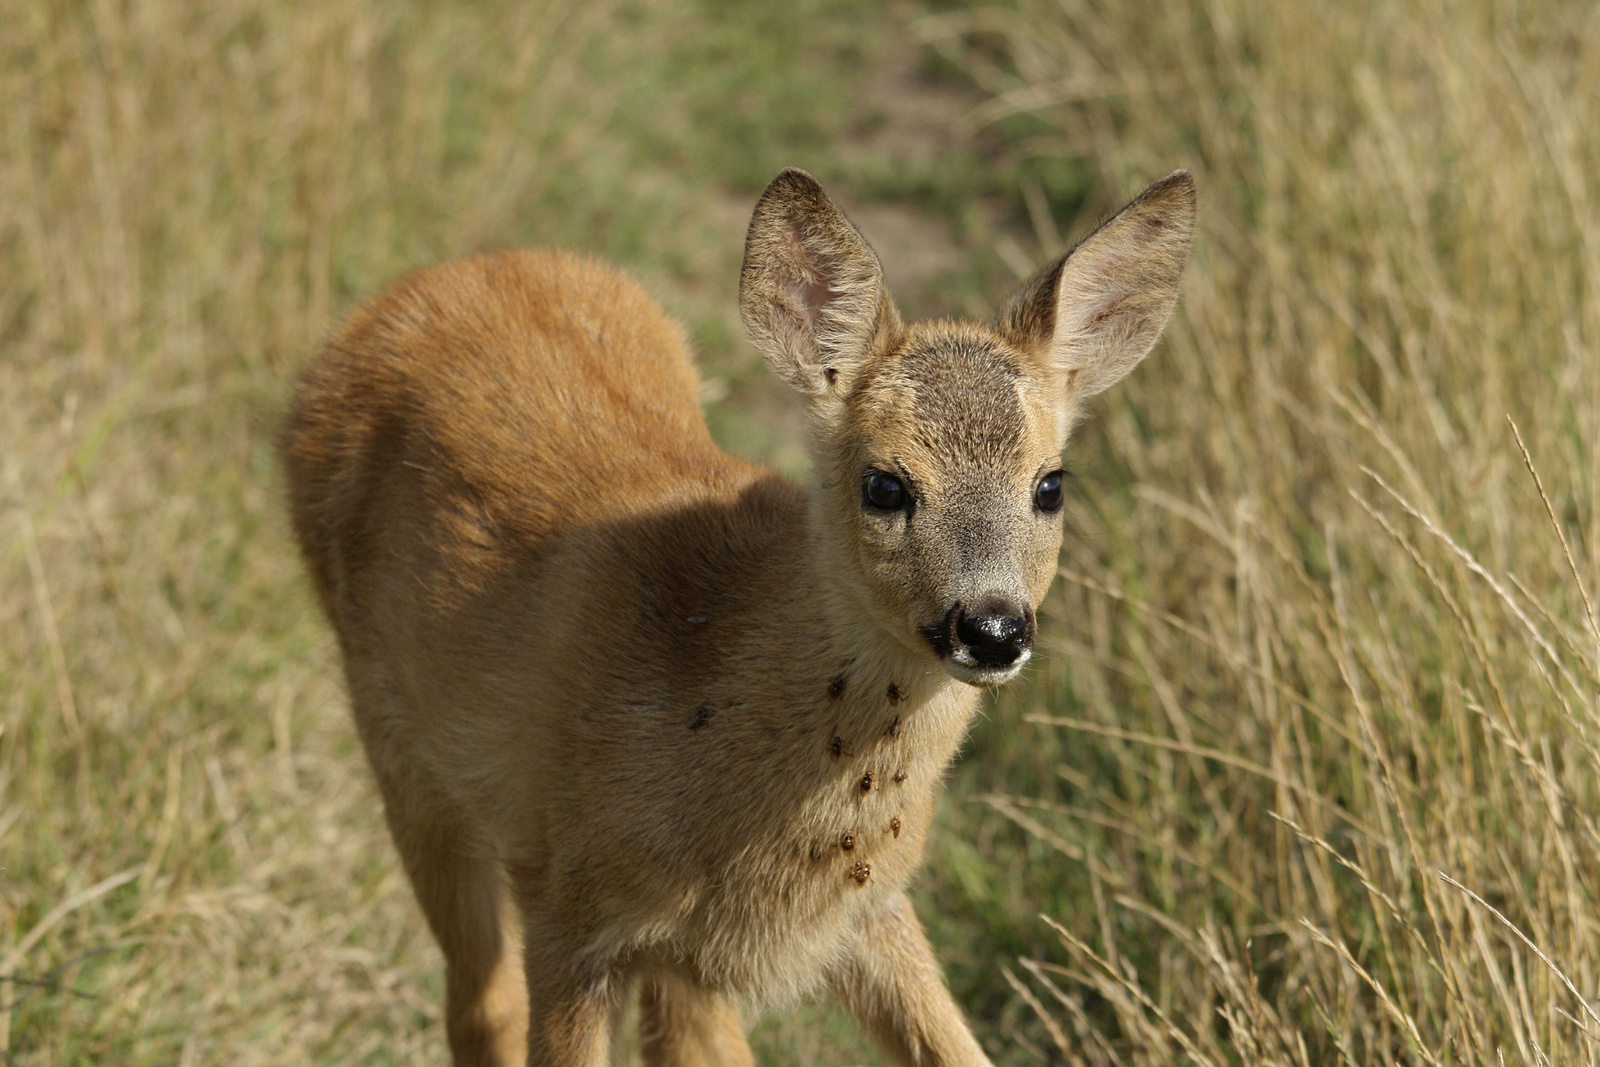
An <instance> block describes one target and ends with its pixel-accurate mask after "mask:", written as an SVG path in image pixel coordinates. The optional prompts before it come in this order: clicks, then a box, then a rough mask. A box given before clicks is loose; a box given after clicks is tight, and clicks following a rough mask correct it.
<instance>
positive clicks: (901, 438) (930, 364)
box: [850, 323, 1055, 491]
mask: <svg viewBox="0 0 1600 1067" xmlns="http://www.w3.org/2000/svg"><path fill="white" fill-rule="evenodd" d="M1044 385H1045V383H1043V382H1041V381H1040V380H1039V379H1038V376H1037V372H1036V371H1035V369H1034V367H1033V365H1032V361H1031V360H1029V359H1028V358H1027V357H1026V356H1025V355H1023V354H1022V353H1019V352H1018V351H1017V350H1016V349H1014V348H1012V347H1011V346H1009V345H1007V344H1006V343H1005V342H1004V341H1003V340H1001V339H1000V338H999V337H997V336H995V335H994V334H992V333H990V332H989V331H987V330H983V329H980V328H976V327H971V326H963V325H952V324H945V323H938V324H933V325H931V326H929V325H919V326H914V327H912V328H911V330H910V331H908V333H907V334H906V335H905V336H904V338H903V339H902V340H901V341H900V343H899V344H897V345H895V346H893V347H892V348H890V349H889V350H888V351H887V352H885V353H884V354H883V355H882V356H880V357H879V358H878V359H877V360H876V361H875V364H874V366H873V367H872V368H871V370H870V371H869V372H868V373H867V374H865V375H863V378H862V381H861V382H860V383H859V385H858V387H857V389H856V391H855V395H854V397H853V398H852V403H851V405H850V408H851V416H852V418H851V421H852V423H853V426H852V429H853V431H854V433H853V434H852V436H853V437H854V438H855V440H856V442H857V443H858V447H859V449H860V450H861V451H862V452H864V453H865V455H864V456H863V457H862V458H863V460H864V461H865V462H869V463H878V464H891V463H895V464H899V465H901V466H903V467H904V468H905V469H906V472H907V473H909V474H911V475H912V476H913V477H914V478H916V479H917V481H918V483H919V486H920V487H921V488H923V489H924V490H930V491H937V490H938V488H939V487H941V486H945V485H951V484H953V483H955V482H958V481H960V482H968V481H970V480H971V479H972V478H974V477H980V478H981V479H982V480H984V481H987V482H991V483H992V482H999V483H1003V484H1010V483H1012V482H1028V481H1030V480H1031V479H1032V477H1033V476H1034V474H1035V473H1036V468H1037V467H1038V465H1039V464H1040V463H1041V462H1042V461H1043V460H1044V459H1045V458H1047V457H1048V456H1049V455H1052V454H1053V453H1054V441H1053V436H1052V434H1053V427H1054V423H1055V412H1054V405H1053V404H1052V403H1051V401H1050V398H1049V397H1048V396H1047V395H1046V393H1047V391H1046V389H1045V388H1044ZM891 469H892V468H891Z"/></svg>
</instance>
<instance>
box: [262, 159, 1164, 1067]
mask: <svg viewBox="0 0 1600 1067" xmlns="http://www.w3.org/2000/svg"><path fill="white" fill-rule="evenodd" d="M1193 211H1194V193H1193V186H1192V183H1191V182H1190V181H1189V179H1188V176H1187V175H1185V174H1182V173H1179V174H1177V175H1173V176H1169V177H1168V178H1167V179H1164V180H1163V181H1162V182H1160V183H1157V185H1156V186H1153V187H1152V188H1151V190H1149V191H1147V192H1146V193H1145V194H1144V195H1143V196H1142V197H1141V198H1140V199H1139V200H1137V201H1135V202H1134V204H1133V205H1131V206H1130V208H1128V209H1125V210H1124V212H1123V213H1121V214H1119V215H1118V216H1116V217H1115V218H1113V219H1112V220H1111V221H1110V222H1109V223H1107V224H1106V225H1105V226H1104V227H1102V228H1101V229H1100V230H1099V231H1097V232H1096V234H1095V235H1093V236H1092V237H1091V238H1089V239H1088V241H1086V242H1085V243H1084V245H1082V246H1081V247H1080V250H1079V251H1078V252H1077V253H1076V254H1075V255H1074V256H1073V257H1072V258H1071V259H1068V260H1067V261H1066V262H1065V263H1064V264H1063V263H1057V264H1055V265H1053V266H1052V267H1051V268H1050V269H1049V270H1047V271H1046V272H1045V274H1043V275H1041V277H1040V279H1036V280H1035V281H1034V282H1033V283H1030V285H1029V286H1027V287H1025V288H1024V290H1023V293H1022V294H1021V295H1020V296H1019V298H1018V300H1017V301H1015V302H1014V303H1013V304H1012V305H1011V306H1010V307H1009V308H1008V310H1007V311H1006V312H1005V313H1004V314H1003V315H1002V317H1001V318H1000V320H999V321H998V322H997V323H996V324H994V325H992V326H978V325H973V324H957V323H932V324H924V325H914V326H910V327H907V326H905V325H904V324H903V323H902V322H901V320H900V317H899V315H898V313H897V312H896V311H895V310H894V305H893V303H892V301H891V300H890V299H889V296H888V293H887V291H886V290H885V289H884V288H883V283H882V274H881V270H880V269H879V267H878V262H877V258H876V257H875V256H874V255H873V254H872V252H871V250H870V248H869V247H868V246H867V245H866V243H865V241H864V240H863V239H862V238H861V237H860V235H859V233H857V231H856V230H855V229H854V227H853V226H851V224H850V223H849V222H848V221H847V220H845V218H844V216H843V215H842V214H840V213H839V212H838V211H837V209H836V208H834V207H833V205H832V204H831V202H830V201H829V200H828V199H827V197H826V195H825V194H824V193H823V192H822V190H821V189H820V187H818V186H817V185H816V183H815V182H814V181H813V180H812V179H811V178H810V177H809V176H807V175H804V174H803V173H801V172H798V171H786V172H784V174H782V175H780V176H779V177H778V178H777V179H776V180H775V181H774V182H773V184H772V186H770V187H769V188H768V190H767V192H766V193H765V194H764V195H763V197H762V200H761V202H760V204H759V205H758V206H757V209H756V212H755V216H754V218H753V220H752V225H751V232H750V237H749V239H748V241H747V245H746V259H745V266H744V270H743V273H742V276H741V293H740V304H741V310H742V311H743V313H744V317H745V322H746V326H747V329H748V331H749V333H750V335H751V338H752V340H753V341H754V342H755V343H756V344H757V347H758V348H759V349H761V351H762V353H763V355H764V356H766V358H767V359H768V360H769V362H771V363H772V365H773V367H774V369H775V370H776V371H777V373H779V374H780V375H781V376H783V377H784V378H785V380H787V381H789V382H791V383H792V384H794V385H795V386H796V387H798V388H800V389H801V390H802V391H804V392H806V393H807V394H808V395H809V396H810V397H811V402H810V403H811V419H812V447H813V453H814V455H813V458H814V462H815V470H816V472H817V477H816V484H815V485H814V486H812V487H810V488H809V489H802V488H800V487H797V486H795V485H792V484H791V483H789V482H787V481H785V480H783V479H781V478H779V477H778V476H776V475H774V474H771V473H769V472H766V471H763V470H761V469H759V468H757V467H753V466H751V465H749V464H746V463H743V462H741V461H739V460H736V459H733V458H732V457H730V456H728V455H726V454H725V453H723V452H722V451H721V450H720V449H719V448H717V446H716V445H715V444H714V443H713V442H712V440H711V438H710V436H709V434H708V433H707V431H706V429H705V423H704V420H703V419H702V417H701V412H700V407H699V386H698V380H697V376H696V373H695V370H694V367H693V364H692V362H691V360H690V357H689V354H688V352H687V349H686V347H685V345H684V342H683V336H682V332H681V331H680V330H679V328H678V327H677V326H676V325H675V324H673V323H672V322H671V321H670V320H668V319H667V318H666V317H665V316H664V315H663V313H662V312H661V310H660V309H659V308H658V307H657V306H656V305H655V303H654V302H653V301H651V300H650V298H649V297H648V296H646V295H645V294H644V293H643V292H642V291H641V290H640V289H639V288H638V287H637V286H635V285H634V284H632V283H631V282H629V281H627V280H626V279H624V278H621V277H619V276H618V275H617V274H615V273H613V272H612V271H610V270H609V269H607V268H606V267H604V266H602V265H600V264H598V263H596V262H594V261H592V260H589V259H585V258H583V257H580V256H577V255H573V254H571V253H566V252H548V251H543V252H541V251H527V252H505V253H496V254H490V255H484V256H479V257H475V258H473V259H468V260H463V261H460V262H455V263H449V264H446V265H444V266H441V267H438V268H435V269H433V270H429V271H423V272H420V273H418V274H415V275H412V276H411V277H409V278H406V279H404V280H403V281H401V282H400V283H398V284H397V285H395V286H394V287H392V288H391V289H390V290H389V291H387V292H386V293H384V294H383V295H382V296H380V297H378V298H377V299H376V300H374V301H373V302H372V303H371V304H370V305H368V306H367V307H366V308H364V309H362V310H361V311H359V312H357V313H356V314H355V315H354V316H352V318H351V319H350V320H349V322H347V323H346V324H345V326H344V327H343V328H342V329H341V330H340V331H339V332H338V333H337V334H336V335H335V336H334V338H333V339H332V341H331V342H330V343H329V345H328V347H327V351H326V352H325V353H324V354H323V356H322V357H321V358H320V359H319V360H318V361H316V362H315V363H314V364H313V365H312V366H311V367H310V368H309V369H308V370H307V372H306V374H305V376H304V377H303V379H302V380H301V383H300V386H299V388H298V391H297V392H296V396H295V401H294V404H293V407H292V410H291V413H290V417H289V420H288V424H287V426H286V429H285V433H284V439H283V452H284V458H285V463H286V467H287V469H288V472H289V484H290V499H291V505H292V511H293V518H294V525H295V531H296V534H297V536H298V537H299V540H300V543H301V545H302V548H303V549H304V552H305V555H306V559H307V562H308V565H309V568H310V571H311V574H312V577H313V579H314V581H315V584H316V587H317V590H318V593H319V595H320V597H321V600H322V603H323V606H324V608H325V609H326V611H327V613H328V616H329V618H330V619H331V620H332V622H333V625H334V628H335V631H336V632H337V634H338V637H339V644H340V649H341V651H342V653H343V656H344V663H345V668H346V675H347V678H348V681H349V687H350V693H351V701H352V705H353V708H354V712H355V718H356V722H357V725H358V727H359V730H360V734H361V739H362V742H363V744H364V746H365V748H366V751H367V754H368V756H369V759H370V762H371V764H372V767H373V771H374V773H375V776H376V778H377V781H378V784H379V787H380V789H381V791H382V794H383V798H384V804H385V812H386V815H387V817H388V822H389V826H390V829H391V832H392V835H393V837H394V840H395V844H396V846H397V847H398V849H399V851H400V854H401V856H402V858H403V860H404V862H405V866H406V870H407V872H408V873H409V875H410V877H411V880H412V884H413V886H414V888H415V890H416V894H417V898H418V900H419V901H420V903H421V904H422V907H423V910H424V911H425V912H426V914H427V917H428V921H429V923H430V925H431V926H432V929H433V931H434V934H435V935H436V937H437V938H438V940H439V943H440V946H441V948H442V949H443V952H444V955H445V959H446V962H447V995H446V1000H447V1004H446V1020H447V1030H448V1034H449V1040H450V1045H451V1049H452V1053H453V1055H454V1057H455V1061H456V1063H457V1064H509V1063H515V1062H518V1061H520V1060H522V1059H523V1058H524V1057H525V1058H526V1061H527V1062H528V1063H530V1064H539V1065H544V1064H551V1065H554V1064H562V1065H570V1064H582V1065H591V1067H598V1065H600V1064H603V1063H605V1062H606V1056H607V1042H608V1038H609V1027H610V1024H611V1019H612V1018H613V1010H614V1008H615V1006H616V1004H617V1002H618V998H619V997H620V996H621V995H622V994H623V992H624V991H625V990H626V989H628V988H630V983H631V982H632V981H633V980H635V979H637V980H639V981H641V982H642V984H643V989H644V995H643V998H642V1002H641V1006H642V1028H643V1034H642V1039H643V1040H642V1046H643V1049H644V1052H645V1055H646V1057H647V1059H649V1061H650V1062H652V1063H660V1064H669V1063H670V1064H744V1063H748V1062H749V1051H748V1049H747V1048H746V1046H745V1043H744V1038H743V1030H742V1025H741V1020H740V1014H739V1011H738V1008H737V1007H736V1005H738V1004H740V1003H750V1004H758V1003H765V1002H772V1001H774V1000H781V999H784V998H790V997H794V996H797V995H799V994H802V993H805V992H807V991H809V990H811V989H813V988H815V987H817V986H818V985H821V984H826V985H828V986H830V987H831V988H832V989H833V990H834V991H835V992H836V993H837V994H838V995H839V996H840V997H841V998H842V999H843V1000H844V1002H845V1003H846V1005H847V1006H848V1007H849V1008H850V1009H851V1010H852V1011H853V1012H854V1013H855V1014H856V1016H857V1017H858V1018H859V1019H860V1020H861V1021H862V1023H863V1025H864V1026H865V1028H866V1029H867V1030H868V1031H869V1032H870V1033H872V1034H873V1035H874V1036H875V1037H876V1038H877V1039H878V1041H879V1042H880V1043H881V1044H882V1045H883V1046H884V1048H885V1049H886V1051H887V1052H888V1054H889V1055H890V1056H891V1057H892V1058H894V1059H895V1060H897V1061H899V1062H904V1063H916V1064H982V1063H985V1062H986V1060H985V1057H984V1055H983V1053H982V1052H981V1051H980V1049H979V1048H978V1046H977V1044H976V1042H975V1041H974V1040H973V1038H972V1036H971V1034H970V1033H969V1031H968V1030H967V1027H966V1025H965V1023H964V1022H963V1021H962V1019H961V1015H960V1012H959V1011H958V1009H957V1008H956V1006H955V1005H954V1004H953V1003H952V1001H951V999H950V996H949V994H948V992H947V991H946V990H945V987H944V985H943V982H942V980H941V978H940V974H939V969H938V965H937V963H936V962H935V960H934V957H933V955H932V952H931V950H930V948H929V946H928V944H927V941H926V939H925V938H924V937H923V934H922V931H921V928H920V926H919V925H918V923H917V920H916V917H915V915H914V914H913V913H912V911H911V907H910V905H909V903H908V902H907V900H906V897H905V896H904V893H903V890H904V888H905V886H906V884H907V883H908V882H909V880H910V879H911V877H912V875H913V873H914V872H915V870H916V868H917V865H918V863H919V861H920V857H921V855H922V848H923V842H924V835H925V834H926V831H927V828H928V824H929V820H930V818H931V815H932V811H933V803H934V798H935V795H936V791H937V789H938V784H939V779H940V776H941V773H942V772H943V770H944V768H945V766H946V764H947V763H948V762H949V760H950V759H951V758H952V757H953V755H954V753H955V751H956V749H957V747H958V746H959V745H960V743H961V740H962V738H963V736H964V735H965V732H966V729H967V726H968V723H969V721H970V719H971V717H972V714H973V711H974V708H975V701H976V697H977V690H976V689H975V688H973V686H972V685H968V684H963V683H964V682H971V683H975V684H979V685H983V684H994V683H997V682H999V681H1003V680H1004V678H1005V677H1007V676H1009V674H1011V673H1014V671H1015V668H1016V667H1018V666H1020V662H1019V663H1017V664H1013V665H1011V666H1009V667H1007V668H1004V669H993V668H981V667H979V666H976V665H974V664H972V663H966V662H962V661H961V659H960V654H959V653H960V650H959V649H946V650H944V651H943V652H941V651H940V650H939V649H938V648H937V647H936V644H935V642H933V641H931V640H930V638H929V636H928V628H929V626H930V625H932V624H936V623H937V622H938V621H939V620H940V619H941V618H944V617H947V616H948V613H949V612H950V611H951V609H952V606H959V605H961V604H963V603H966V602H968V601H970V600H971V599H972V598H975V597H982V596H985V595H988V594H994V593H1004V594H1007V595H1009V596H1014V597H1015V598H1017V599H1018V600H1019V601H1021V602H1025V603H1026V604H1027V605H1030V606H1036V605H1037V604H1038V602H1039V600H1040V599H1041V598H1042V596H1043V595H1044V592H1045V589H1046V587H1047V586H1048V585H1049V582H1050V577H1051V573H1052V570H1053V568H1054V561H1055V556H1056V552H1057V549H1058V547H1059V544H1060V539H1061V527H1060V523H1059V519H1058V518H1057V517H1055V516H1051V515H1046V514H1043V513H1040V512H1038V511H1037V510H1036V509H1035V507H1034V504H1033V494H1034V488H1035V485H1036V484H1037V482H1038V479H1039V478H1040V476H1042V475H1043V474H1044V473H1047V472H1048V471H1050V470H1052V469H1054V466H1055V464H1056V463H1057V461H1058V456H1059V450H1060V448H1061V445H1062V444H1063V441H1064V439H1065V434H1066V432H1067V429H1068V427H1069V426H1070V425H1071V421H1072V418H1073V414H1074V412H1075V411H1076V409H1077V405H1078V403H1079V402H1080V401H1081V399H1082V397H1083V396H1085V395H1087V393H1088V392H1089V391H1090V388H1089V386H1090V385H1091V384H1092V385H1093V387H1094V388H1104V387H1105V386H1106V385H1109V384H1110V383H1111V381H1113V380H1115V378H1116V377H1118V376H1120V374H1122V373H1126V370H1127V369H1130V368H1131V367H1132V366H1133V364H1134V363H1136V362H1137V360H1138V359H1139V358H1140V357H1142V356H1143V355H1144V353H1145V352H1146V351H1147V350H1148V349H1149V347H1150V344H1152V343H1153V342H1154V340H1155V337H1156V335H1157V334H1158V333H1159V331H1160V328H1161V325H1162V323H1164V322H1165V319H1166V316H1167V314H1168V313H1170V311H1171V308H1172V304H1173V301H1174V300H1175V299H1176V295H1177V281H1178V273H1179V272H1180V271H1181V268H1182V263H1183V256H1184V254H1185V253H1186V252H1187V247H1188V234H1189V228H1190V226H1191V225H1192V220H1193ZM1079 257H1082V258H1081V263H1082V264H1083V267H1082V270H1079V271H1077V273H1076V274H1075V273H1074V272H1075V266H1074V264H1075V263H1077V262H1080V259H1079ZM1080 275H1081V276H1080ZM1058 322H1063V323H1069V324H1070V329H1071V330H1072V331H1073V335H1072V336H1071V337H1066V336H1063V334H1062V331H1061V330H1060V329H1058V328H1057V323H1058ZM1135 349H1137V351H1135ZM868 467H877V468H880V469H883V470H886V471H888V470H892V471H899V472H900V473H901V475H902V476H903V477H904V478H905V479H906V480H907V483H908V486H909V488H910V489H911V490H912V492H913V494H914V496H915V500H916V504H915V507H914V509H913V510H911V511H909V512H907V513H905V514H895V515H884V514H881V513H880V514H874V513H869V512H868V511H867V510H865V509H864V508H863V506H862V502H861V484H860V483H861V477H862V472H863V470H864V469H866V468H868ZM503 885H504V886H508V887H509V893H507V892H505V891H503V889H502V886H503ZM512 914H516V915H518V916H520V925H521V936H520V938H519V937H518V936H516V930H515V927H516V922H515V921H514V920H511V919H510V916H511V915H512Z"/></svg>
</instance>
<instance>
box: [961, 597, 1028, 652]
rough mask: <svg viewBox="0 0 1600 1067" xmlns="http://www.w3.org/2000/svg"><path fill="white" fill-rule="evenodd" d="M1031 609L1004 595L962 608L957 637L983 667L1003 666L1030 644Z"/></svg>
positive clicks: (987, 598) (986, 598) (1026, 649)
mask: <svg viewBox="0 0 1600 1067" xmlns="http://www.w3.org/2000/svg"><path fill="white" fill-rule="evenodd" d="M1033 628H1034V627H1033V609H1032V608H1030V607H1028V606H1027V605H1025V604H1018V603H1017V602H1016V601H1015V600H1012V599H1011V598H1010V597H1006V596H989V597H985V598H984V599H983V600H982V601H980V602H979V603H977V604H974V605H972V606H971V607H970V608H966V607H964V608H963V609H962V612H961V618H960V620H959V621H958V622H957V623H956V637H958V638H959V639H960V640H961V643H962V644H963V645H965V646H966V648H967V651H969V652H971V653H972V658H973V659H975V660H977V661H978V662H979V663H981V664H983V665H984V666H985V667H1004V666H1007V665H1008V664H1011V663H1015V662H1016V660H1017V657H1018V656H1020V655H1022V654H1023V653H1024V652H1026V651H1028V649H1030V648H1032V647H1033Z"/></svg>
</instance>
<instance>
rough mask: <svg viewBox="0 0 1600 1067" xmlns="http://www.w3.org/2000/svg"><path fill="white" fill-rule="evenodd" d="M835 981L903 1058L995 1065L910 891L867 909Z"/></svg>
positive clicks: (969, 1066)
mask: <svg viewBox="0 0 1600 1067" xmlns="http://www.w3.org/2000/svg"><path fill="white" fill-rule="evenodd" d="M828 981H829V984H830V985H831V986H832V987H833V989H834V991H835V992H836V993H837V994H838V996H839V998H840V999H841V1000H842V1001H843V1002H844V1004H845V1006H846V1007H847V1008H848V1009H849V1010H850V1011H851V1013H852V1014H854V1015H855V1017H856V1018H857V1020H859V1021H860V1023H861V1025H862V1027H863V1028H865V1029H866V1030H867V1032H868V1033H870V1034H871V1035H872V1036H873V1038H874V1039H875V1040H876V1041H877V1042H878V1044H879V1045H881V1046H882V1047H883V1049H884V1051H885V1052H887V1053H888V1054H889V1055H890V1057H892V1058H893V1059H894V1060H895V1062H897V1063H902V1064H907V1065H914V1067H990V1065H989V1058H988V1057H987V1056H985V1055H984V1054H983V1050H982V1049H980V1048H979V1047H978V1042H977V1039H976V1038H974V1037H973V1036H972V1031H971V1030H969V1029H968V1028H967V1024H966V1022H965V1020H963V1019H962V1017H961V1009H960V1008H958V1007H956V1003H955V1001H954V1000H953V999H952V998H951V996H950V991H949V990H948V989H946V988H945V984H944V976H943V975H942V974H941V973H940V971H939V962H938V960H936V959H935V958H934V955H933V949H932V948H930V947H929V945H928V938H927V936H926V935H924V934H923V932H922V924H921V923H919V922H918V921H917V916H916V913H915V912H914V911H912V909H911V901H910V900H908V899H906V896H905V894H903V893H900V894H896V896H895V897H894V899H893V900H890V901H888V902H887V903H886V904H885V905H884V907H883V908H882V909H880V910H877V911H873V912H869V913H868V914H867V915H865V916H864V917H863V918H862V920H861V922H860V923H859V924H858V925H857V927H856V929H855V931H854V937H853V938H852V940H851V942H850V943H849V945H848V947H847V951H846V953H845V955H844V957H843V959H842V960H841V961H840V962H839V963H838V964H836V965H835V966H834V967H833V968H832V969H831V970H830V971H829V974H828Z"/></svg>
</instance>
